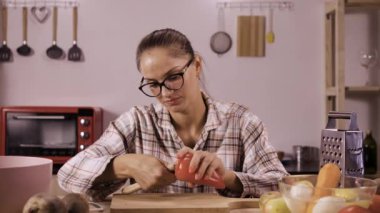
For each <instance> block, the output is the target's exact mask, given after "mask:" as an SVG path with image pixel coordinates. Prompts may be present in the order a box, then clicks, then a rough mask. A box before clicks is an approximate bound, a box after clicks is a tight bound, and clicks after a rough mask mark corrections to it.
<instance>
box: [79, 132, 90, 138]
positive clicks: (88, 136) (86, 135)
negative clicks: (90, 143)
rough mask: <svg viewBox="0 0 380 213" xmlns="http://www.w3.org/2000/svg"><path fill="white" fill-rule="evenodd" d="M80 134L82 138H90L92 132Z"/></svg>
mask: <svg viewBox="0 0 380 213" xmlns="http://www.w3.org/2000/svg"><path fill="white" fill-rule="evenodd" d="M79 135H80V137H81V138H82V139H89V138H90V134H89V133H88V132H80V133H79Z"/></svg>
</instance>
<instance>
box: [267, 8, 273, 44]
mask: <svg viewBox="0 0 380 213" xmlns="http://www.w3.org/2000/svg"><path fill="white" fill-rule="evenodd" d="M268 19H269V20H268V21H269V30H268V32H267V34H266V36H265V38H266V40H267V43H269V44H272V43H274V38H275V37H274V32H273V8H269V17H268Z"/></svg>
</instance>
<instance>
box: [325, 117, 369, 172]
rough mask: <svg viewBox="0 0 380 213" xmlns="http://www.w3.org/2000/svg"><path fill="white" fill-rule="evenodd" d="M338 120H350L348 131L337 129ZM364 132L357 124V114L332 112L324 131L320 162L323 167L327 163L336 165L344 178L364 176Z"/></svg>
mask: <svg viewBox="0 0 380 213" xmlns="http://www.w3.org/2000/svg"><path fill="white" fill-rule="evenodd" d="M337 119H348V120H350V121H349V127H348V130H341V129H337V128H336V120H337ZM362 145H363V132H362V131H360V130H359V128H358V126H357V122H356V113H341V112H330V113H329V114H328V121H327V125H326V129H323V130H322V137H321V148H320V160H319V165H320V167H322V166H323V165H324V164H326V163H335V164H337V165H338V166H339V168H340V170H341V171H342V176H346V175H347V176H362V175H363V174H364V164H363V147H362Z"/></svg>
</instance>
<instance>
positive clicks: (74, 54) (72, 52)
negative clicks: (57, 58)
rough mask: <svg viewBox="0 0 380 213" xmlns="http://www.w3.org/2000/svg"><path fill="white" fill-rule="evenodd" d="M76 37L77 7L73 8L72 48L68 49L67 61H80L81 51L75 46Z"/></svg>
mask: <svg viewBox="0 0 380 213" xmlns="http://www.w3.org/2000/svg"><path fill="white" fill-rule="evenodd" d="M77 37H78V7H77V6H75V7H73V46H72V47H71V48H70V49H69V54H68V58H69V61H80V60H81V59H82V50H81V49H80V48H79V47H78V45H77V39H78V38H77Z"/></svg>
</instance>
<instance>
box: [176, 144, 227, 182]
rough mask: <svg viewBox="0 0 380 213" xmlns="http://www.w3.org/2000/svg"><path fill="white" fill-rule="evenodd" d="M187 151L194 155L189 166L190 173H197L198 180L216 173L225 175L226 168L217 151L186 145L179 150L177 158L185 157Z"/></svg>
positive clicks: (221, 175) (220, 175)
mask: <svg viewBox="0 0 380 213" xmlns="http://www.w3.org/2000/svg"><path fill="white" fill-rule="evenodd" d="M187 153H191V154H192V155H193V158H192V159H191V162H190V166H189V173H195V179H196V180H201V179H203V178H206V179H207V178H210V177H211V176H215V175H217V176H219V177H221V178H223V177H224V175H225V172H226V170H225V168H224V165H223V162H222V160H221V159H220V158H218V156H217V155H216V154H215V153H211V152H205V151H195V150H192V149H190V148H189V147H184V148H182V149H181V150H180V151H178V153H177V158H178V159H180V158H183V157H184V156H185V155H186V154H187Z"/></svg>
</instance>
